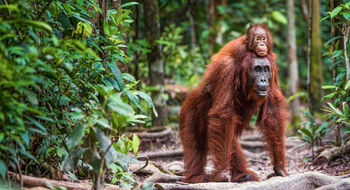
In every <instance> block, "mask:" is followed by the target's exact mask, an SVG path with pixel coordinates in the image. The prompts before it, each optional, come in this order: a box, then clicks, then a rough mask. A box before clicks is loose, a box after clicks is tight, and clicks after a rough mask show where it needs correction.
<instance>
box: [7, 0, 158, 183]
mask: <svg viewBox="0 0 350 190" xmlns="http://www.w3.org/2000/svg"><path fill="white" fill-rule="evenodd" d="M0 3H1V4H0V10H2V12H0V60H1V64H0V70H1V72H0V78H1V81H0V105H1V106H0V178H6V177H7V170H8V169H11V170H13V171H17V172H19V173H22V169H23V167H22V166H23V165H24V166H25V167H26V168H25V171H26V172H27V171H29V172H31V171H32V169H31V167H32V166H34V165H39V164H40V163H41V162H43V161H45V162H49V163H50V164H52V165H55V166H58V164H57V163H61V162H62V164H61V168H62V170H64V171H66V172H68V173H69V172H71V174H72V175H71V176H74V175H73V174H74V173H75V171H76V170H75V168H77V166H78V163H82V164H79V166H88V168H90V170H91V172H92V173H93V180H94V185H95V189H101V188H103V182H104V178H103V176H104V175H103V174H104V171H105V170H106V169H107V167H108V166H110V167H112V166H113V164H115V165H117V166H118V167H119V168H121V170H115V171H116V172H117V173H115V175H122V176H124V174H125V173H128V172H127V169H128V168H127V167H126V166H127V165H128V163H129V162H134V161H136V160H135V159H133V158H130V157H128V156H126V154H127V153H128V152H129V151H131V150H133V151H134V153H135V155H137V151H138V145H139V140H138V138H137V137H133V140H132V141H131V140H129V139H128V138H127V136H125V135H123V134H124V132H125V128H126V127H127V126H131V125H134V124H137V123H143V122H144V119H145V118H147V115H149V114H150V113H152V112H154V113H155V114H156V111H155V109H154V105H153V103H152V100H151V98H150V97H149V96H148V95H147V94H146V93H144V92H142V91H139V90H136V88H135V86H136V84H137V83H138V81H136V80H135V78H134V77H133V76H132V75H130V74H128V73H122V72H121V71H120V70H119V67H118V64H117V63H127V62H128V61H129V60H130V58H129V57H128V56H127V55H126V54H125V52H124V51H122V50H121V48H124V47H125V45H124V43H126V42H125V41H124V40H123V36H124V35H125V34H126V32H127V31H128V30H129V29H130V23H131V22H132V19H131V17H130V14H131V11H130V10H128V9H125V8H123V7H125V6H130V5H135V4H137V3H135V2H129V3H126V4H124V5H123V6H122V7H121V8H119V9H117V10H114V9H113V10H108V14H107V17H108V19H106V20H105V21H104V22H103V25H102V26H100V25H98V26H97V25H94V24H93V23H92V20H93V19H94V18H95V15H96V14H100V13H101V9H100V8H99V6H98V5H97V4H96V2H95V1H84V0H74V1H73V0H67V1H49V2H46V1H15V0H13V1H7V4H3V1H0ZM34 7H38V8H39V10H38V9H36V8H34ZM89 7H91V8H92V10H88V8H89ZM38 13H39V15H38ZM120 26H122V27H120ZM121 144H124V145H125V144H126V145H127V146H126V148H125V146H124V148H120V145H121ZM38 161H39V162H38ZM28 163H31V164H28ZM112 163H113V164H112ZM33 168H35V167H33ZM129 177H132V176H129ZM120 179H121V178H117V180H120ZM118 182H119V183H120V182H123V181H118ZM125 182H130V183H134V182H135V181H134V180H128V181H125Z"/></svg>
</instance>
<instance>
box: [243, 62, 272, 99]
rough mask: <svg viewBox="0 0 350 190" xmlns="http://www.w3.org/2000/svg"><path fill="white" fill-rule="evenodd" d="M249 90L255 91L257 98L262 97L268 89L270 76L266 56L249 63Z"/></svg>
mask: <svg viewBox="0 0 350 190" xmlns="http://www.w3.org/2000/svg"><path fill="white" fill-rule="evenodd" d="M247 77H248V81H249V88H248V89H249V92H250V93H255V95H256V96H257V97H259V98H264V97H265V96H266V95H267V93H268V91H269V81H270V78H271V67H270V62H269V60H268V59H267V58H261V59H260V58H256V59H254V61H253V63H252V64H251V68H250V71H249V73H248V76H247Z"/></svg>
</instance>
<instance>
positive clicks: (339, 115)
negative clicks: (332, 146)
mask: <svg viewBox="0 0 350 190" xmlns="http://www.w3.org/2000/svg"><path fill="white" fill-rule="evenodd" d="M343 76H344V75H343ZM349 88H350V81H348V82H347V83H346V84H345V82H339V83H338V85H337V86H334V85H327V86H323V89H332V90H333V92H331V93H329V94H327V95H325V96H324V97H323V98H322V100H326V99H333V102H327V105H326V106H325V108H324V109H323V110H324V111H326V112H327V114H326V117H327V120H329V121H330V122H332V123H334V124H335V126H336V128H338V131H339V132H337V133H336V142H337V144H338V145H341V144H342V142H341V134H340V133H341V132H342V133H343V134H347V133H350V117H349V102H350V97H349V96H348V94H347V91H348V89H349ZM349 140H350V138H347V139H345V141H344V142H343V143H344V144H345V143H346V142H348V141H349Z"/></svg>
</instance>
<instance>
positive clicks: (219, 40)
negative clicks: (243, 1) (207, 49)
mask: <svg viewBox="0 0 350 190" xmlns="http://www.w3.org/2000/svg"><path fill="white" fill-rule="evenodd" d="M226 4H227V0H220V5H221V6H222V7H223V9H224V10H225V8H226ZM217 12H218V13H219V14H218V16H217V17H218V18H219V20H218V21H217V23H218V25H217V35H216V40H215V42H216V44H219V45H223V44H224V37H223V29H222V25H221V21H223V20H224V19H225V14H224V13H221V12H219V11H217Z"/></svg>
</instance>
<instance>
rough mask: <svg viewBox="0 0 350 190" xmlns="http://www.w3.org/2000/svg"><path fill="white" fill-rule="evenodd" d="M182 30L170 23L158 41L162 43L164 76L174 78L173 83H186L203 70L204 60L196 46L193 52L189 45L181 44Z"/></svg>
mask: <svg viewBox="0 0 350 190" xmlns="http://www.w3.org/2000/svg"><path fill="white" fill-rule="evenodd" d="M182 32H183V31H182V29H181V27H175V25H170V26H169V27H167V28H165V30H164V32H163V33H162V36H161V38H160V40H158V43H159V44H161V45H162V52H163V61H164V64H165V76H166V77H167V78H172V79H174V80H175V83H185V84H186V83H187V84H188V82H189V81H191V77H193V76H195V75H196V74H198V73H203V72H204V62H203V60H202V57H201V56H200V54H199V49H198V48H195V50H194V52H193V50H192V49H191V48H190V46H188V45H183V44H181V43H182V41H183V35H182V34H181V33H182ZM196 72H197V73H196ZM197 79H199V78H198V75H197ZM192 85H193V84H192Z"/></svg>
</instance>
